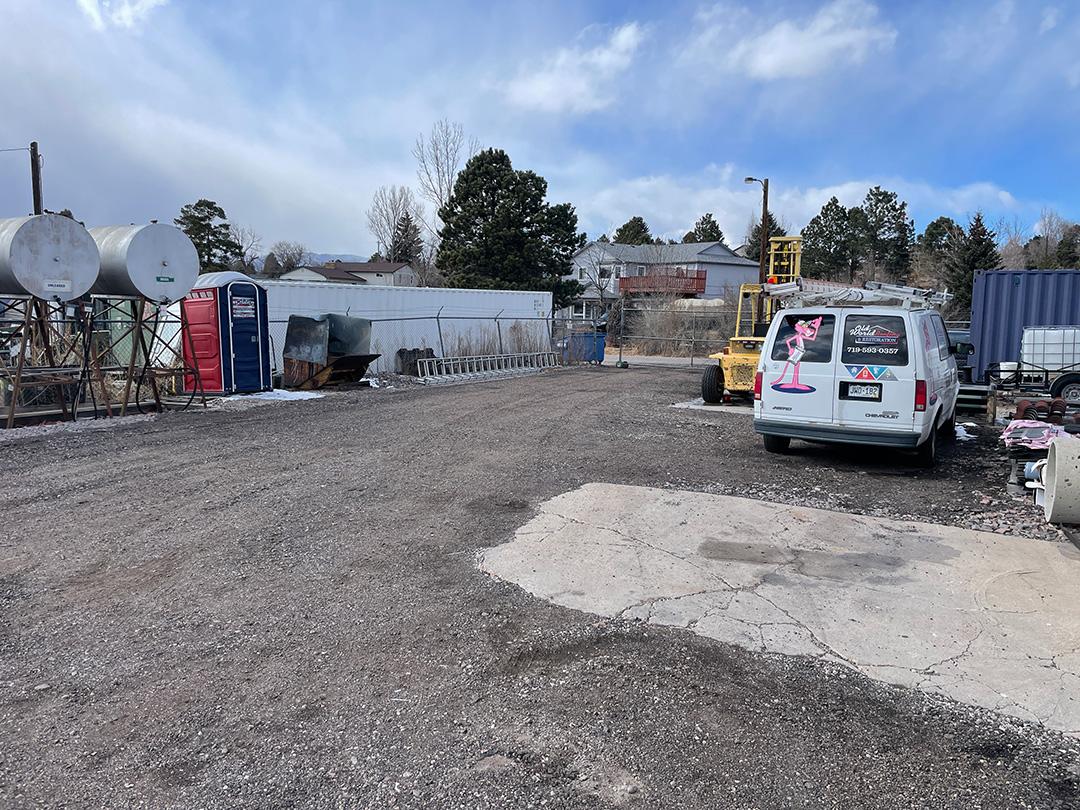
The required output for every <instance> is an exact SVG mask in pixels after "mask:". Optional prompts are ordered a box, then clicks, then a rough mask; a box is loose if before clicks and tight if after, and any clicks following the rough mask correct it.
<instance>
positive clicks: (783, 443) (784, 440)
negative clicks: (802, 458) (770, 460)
mask: <svg viewBox="0 0 1080 810" xmlns="http://www.w3.org/2000/svg"><path fill="white" fill-rule="evenodd" d="M761 438H762V440H763V441H764V442H765V452H766V453H786V452H787V451H788V448H789V447H791V438H790V437H788V436H773V435H771V434H768V433H765V434H763V435H762V437H761Z"/></svg>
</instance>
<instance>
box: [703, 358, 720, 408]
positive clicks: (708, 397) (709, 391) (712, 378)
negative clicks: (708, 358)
mask: <svg viewBox="0 0 1080 810" xmlns="http://www.w3.org/2000/svg"><path fill="white" fill-rule="evenodd" d="M701 398H702V399H703V400H705V403H706V404H707V405H720V404H722V403H723V401H724V370H723V369H722V368H720V365H719V363H718V364H717V365H715V366H705V373H704V374H702V375H701Z"/></svg>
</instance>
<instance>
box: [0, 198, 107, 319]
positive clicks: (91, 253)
mask: <svg viewBox="0 0 1080 810" xmlns="http://www.w3.org/2000/svg"><path fill="white" fill-rule="evenodd" d="M99 266H100V257H99V255H98V249H97V245H96V244H95V243H94V239H93V237H92V236H90V234H89V233H87V231H86V228H84V227H83V226H82V225H80V224H79V223H78V222H76V221H75V220H73V219H70V218H69V217H62V216H60V215H59V214H38V215H37V216H32V217H17V218H15V219H0V295H32V296H34V297H35V298H43V299H45V300H47V301H71V300H73V299H75V298H79V297H80V296H82V295H84V294H85V293H86V292H87V291H88V290H89V289H90V288H91V287H92V286H93V284H94V282H95V281H96V280H97V277H98V268H99Z"/></svg>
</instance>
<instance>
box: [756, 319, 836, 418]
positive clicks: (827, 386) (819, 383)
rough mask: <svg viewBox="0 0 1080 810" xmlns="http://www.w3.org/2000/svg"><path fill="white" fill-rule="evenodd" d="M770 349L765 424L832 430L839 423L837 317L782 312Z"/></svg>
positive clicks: (763, 403) (763, 408)
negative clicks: (835, 412)
mask: <svg viewBox="0 0 1080 810" xmlns="http://www.w3.org/2000/svg"><path fill="white" fill-rule="evenodd" d="M777 317H778V319H779V321H780V323H779V326H778V328H775V329H774V330H773V332H774V335H775V336H774V337H773V340H772V343H771V344H770V345H768V346H767V347H766V349H765V351H766V352H767V354H766V355H765V362H764V365H763V368H764V373H763V379H762V386H761V410H760V416H759V418H761V419H764V420H770V419H773V420H779V421H785V422H799V423H801V424H808V425H829V424H830V423H831V422H832V418H833V395H832V387H833V360H834V359H835V358H834V356H833V355H834V351H835V349H834V343H835V340H834V336H835V334H836V315H835V314H833V313H831V312H830V313H825V312H813V311H806V310H800V311H798V312H792V313H785V312H781V313H780V315H778V316H777Z"/></svg>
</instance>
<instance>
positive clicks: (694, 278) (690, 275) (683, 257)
mask: <svg viewBox="0 0 1080 810" xmlns="http://www.w3.org/2000/svg"><path fill="white" fill-rule="evenodd" d="M757 277H758V264H757V262H755V261H751V260H750V259H747V258H744V257H742V256H738V255H736V254H735V252H734V251H733V250H732V249H731V248H729V247H728V246H727V245H725V244H724V243H723V242H687V243H683V244H679V245H623V244H618V243H615V242H590V243H589V244H587V245H586V246H585V247H583V248H582V249H581V250H579V251H578V252H577V253H576V254H575V255H574V259H573V270H572V272H571V273H570V274H569V275H567V276H564V278H565V279H567V280H573V281H577V282H578V283H579V284H581V286H582V287H584V288H585V291H584V292H583V293H582V295H581V298H580V299H579V300H578V301H576V302H575V303H574V305H573V306H572V307H568V308H567V309H566V310H564V311H563V313H562V314H563V315H566V316H571V317H576V318H594V317H598V315H599V314H600V313H601V312H602V311H603V310H604V309H605V305H606V304H607V303H610V302H611V301H614V300H615V299H617V298H619V297H620V296H624V295H625V296H630V297H643V296H655V295H667V296H675V297H682V298H723V297H725V296H732V295H733V294H737V293H738V288H739V285H740V284H746V283H751V282H754V281H757Z"/></svg>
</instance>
